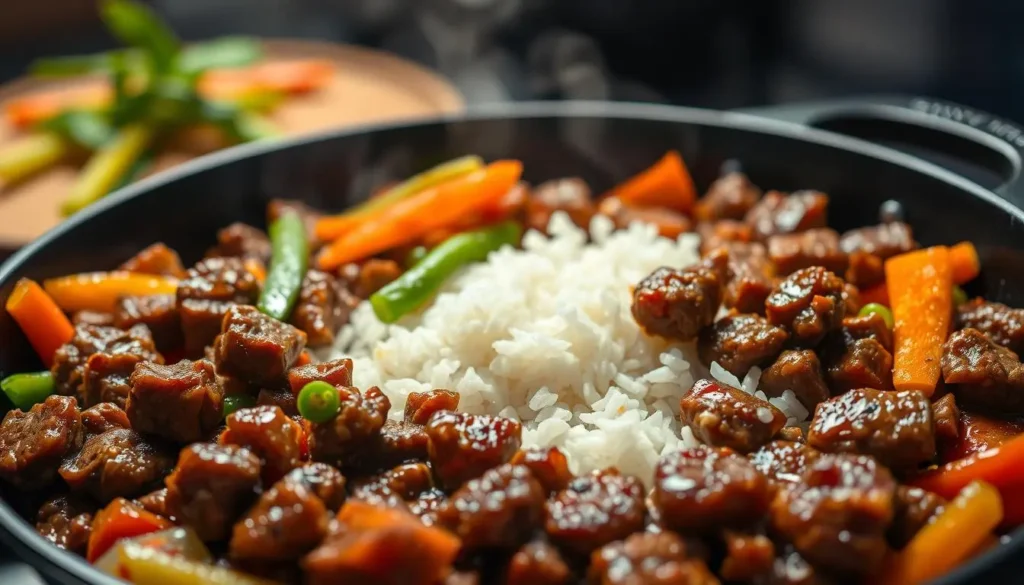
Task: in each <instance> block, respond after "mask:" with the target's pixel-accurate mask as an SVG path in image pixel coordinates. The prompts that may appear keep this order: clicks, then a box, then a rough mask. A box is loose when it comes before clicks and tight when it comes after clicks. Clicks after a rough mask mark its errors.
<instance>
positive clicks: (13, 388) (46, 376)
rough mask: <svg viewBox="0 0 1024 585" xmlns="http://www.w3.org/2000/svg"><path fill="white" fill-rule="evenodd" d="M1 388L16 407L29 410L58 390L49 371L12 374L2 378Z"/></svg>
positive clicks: (0, 381)
mask: <svg viewBox="0 0 1024 585" xmlns="http://www.w3.org/2000/svg"><path fill="white" fill-rule="evenodd" d="M0 390H3V392H4V394H5V395H6V396H7V399H8V400H10V401H11V404H13V405H14V407H15V408H20V409H22V410H28V409H29V408H32V405H33V404H38V403H40V402H42V401H44V400H46V397H47V396H49V395H51V394H53V393H54V392H56V391H57V386H56V384H55V383H54V381H53V375H52V374H50V372H49V371H46V372H31V373H25V374H11V375H10V376H7V377H6V378H4V379H3V380H0Z"/></svg>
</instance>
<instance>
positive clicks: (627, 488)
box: [544, 468, 646, 555]
mask: <svg viewBox="0 0 1024 585" xmlns="http://www.w3.org/2000/svg"><path fill="white" fill-rule="evenodd" d="M546 510H547V514H546V519H545V524H544V529H545V531H546V532H547V535H548V537H549V538H550V539H551V541H552V542H553V543H555V544H556V545H558V546H559V547H560V548H562V549H565V550H568V551H572V552H573V553H576V554H581V555H586V554H590V553H591V552H592V551H594V550H596V549H598V548H600V547H602V546H604V545H606V544H608V543H610V542H613V541H616V540H619V539H622V538H626V537H627V536H629V535H630V534H632V533H634V532H638V531H640V530H642V529H643V527H644V516H645V514H646V505H645V503H644V488H643V483H641V481H640V480H639V479H637V478H635V477H633V476H630V475H621V474H620V473H619V472H618V471H617V470H615V469H614V468H609V469H605V470H603V471H594V472H592V473H590V474H588V475H582V476H580V477H577V478H575V479H573V480H572V481H570V482H569V485H568V487H566V488H565V489H564V490H562V491H560V492H558V493H557V494H555V495H554V496H552V497H551V498H550V499H549V500H548V502H547V504H546Z"/></svg>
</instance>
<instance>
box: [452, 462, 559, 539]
mask: <svg viewBox="0 0 1024 585" xmlns="http://www.w3.org/2000/svg"><path fill="white" fill-rule="evenodd" d="M544 499H545V492H544V488H542V487H541V485H540V483H539V482H537V480H536V479H534V477H533V474H531V473H530V470H529V469H527V468H526V467H523V466H521V465H511V464H505V465H501V466H499V467H495V468H493V469H489V470H487V471H486V472H485V473H484V474H483V475H482V476H480V477H478V478H476V479H471V480H469V481H467V482H466V483H465V484H463V486H462V487H461V488H459V489H458V490H456V491H455V493H454V494H452V497H451V499H450V500H449V501H448V502H447V503H446V504H445V505H444V506H442V507H441V509H440V510H439V511H438V514H437V519H438V522H439V523H440V525H442V526H445V527H447V528H448V529H449V530H451V531H452V532H453V533H454V534H455V535H456V536H458V537H459V538H460V539H461V540H462V548H463V550H487V549H506V550H507V549H515V548H516V547H518V546H520V545H522V544H524V543H525V542H526V541H527V540H529V538H530V536H532V535H533V532H534V531H535V530H537V529H538V528H540V527H541V524H542V522H543V520H544Z"/></svg>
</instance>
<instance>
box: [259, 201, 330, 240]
mask: <svg viewBox="0 0 1024 585" xmlns="http://www.w3.org/2000/svg"><path fill="white" fill-rule="evenodd" d="M286 211H291V212H294V213H296V214H298V216H299V217H300V218H302V223H303V224H304V225H305V228H306V241H307V242H308V243H309V249H310V250H311V251H315V250H317V249H318V248H319V247H320V246H321V245H323V242H321V241H320V238H318V237H316V223H317V222H318V221H320V218H321V217H323V214H322V213H320V212H319V211H317V210H316V209H313V208H312V207H310V206H309V205H306V204H305V203H303V202H302V201H299V200H297V199H273V200H271V201H270V203H268V204H267V225H270V224H271V223H273V222H275V221H277V219H278V218H279V217H281V215H283V214H284V213H285V212H286Z"/></svg>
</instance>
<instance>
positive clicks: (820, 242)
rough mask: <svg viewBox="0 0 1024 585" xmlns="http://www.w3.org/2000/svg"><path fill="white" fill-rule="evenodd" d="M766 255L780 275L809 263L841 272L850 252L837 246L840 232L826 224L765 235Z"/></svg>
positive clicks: (846, 265) (848, 260)
mask: <svg viewBox="0 0 1024 585" xmlns="http://www.w3.org/2000/svg"><path fill="white" fill-rule="evenodd" d="M768 256H769V257H770V258H771V259H772V262H773V263H774V264H775V272H776V274H778V275H779V276H786V275H788V274H792V273H794V272H796V271H797V270H800V269H801V268H810V267H811V266H823V267H824V268H825V269H826V270H829V271H831V272H835V273H837V274H843V273H845V272H846V268H847V267H848V266H849V264H850V258H849V256H847V254H846V252H843V251H842V250H841V249H840V248H839V234H838V233H836V231H835V230H833V229H829V228H815V229H811V230H807V231H805V232H798V233H795V234H777V235H774V236H771V237H770V238H768Z"/></svg>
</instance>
